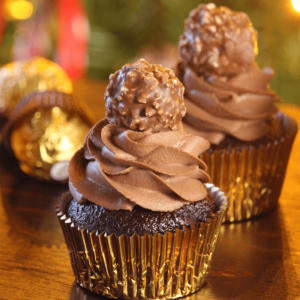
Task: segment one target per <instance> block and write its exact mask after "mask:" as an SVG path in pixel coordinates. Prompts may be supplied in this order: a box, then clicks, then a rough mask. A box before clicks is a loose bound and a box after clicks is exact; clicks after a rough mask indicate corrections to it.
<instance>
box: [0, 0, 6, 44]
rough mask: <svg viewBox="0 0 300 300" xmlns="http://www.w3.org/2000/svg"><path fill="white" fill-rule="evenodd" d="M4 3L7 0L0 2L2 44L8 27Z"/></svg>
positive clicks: (0, 37)
mask: <svg viewBox="0 0 300 300" xmlns="http://www.w3.org/2000/svg"><path fill="white" fill-rule="evenodd" d="M4 1H5V0H0V43H1V41H2V36H3V32H4V29H5V25H6V20H5V18H4Z"/></svg>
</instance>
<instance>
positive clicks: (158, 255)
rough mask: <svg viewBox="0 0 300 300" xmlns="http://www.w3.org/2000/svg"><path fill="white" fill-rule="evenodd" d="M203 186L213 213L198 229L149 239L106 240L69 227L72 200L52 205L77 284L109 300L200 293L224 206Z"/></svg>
mask: <svg viewBox="0 0 300 300" xmlns="http://www.w3.org/2000/svg"><path fill="white" fill-rule="evenodd" d="M207 187H208V188H209V190H210V191H211V193H212V195H213V196H214V198H215V199H216V203H217V207H218V211H217V212H216V213H215V214H214V215H213V217H212V218H211V219H210V220H209V223H201V227H200V228H197V227H195V226H192V228H191V229H189V228H186V227H185V228H184V230H179V229H177V232H176V233H175V234H173V233H170V232H167V233H165V235H161V234H159V233H157V234H155V235H154V236H150V235H148V234H146V235H144V236H138V235H136V234H134V235H133V236H131V237H128V236H126V235H122V236H120V237H116V236H115V235H114V234H112V235H109V236H107V235H106V234H105V233H101V234H98V233H97V232H96V231H93V232H88V231H87V230H86V229H80V228H77V227H75V226H74V224H73V223H72V221H71V219H68V218H67V216H66V211H67V209H68V206H69V204H70V202H71V200H72V195H71V194H70V193H67V194H64V195H63V197H62V198H61V202H59V203H57V207H56V212H57V216H58V218H59V221H60V224H61V227H62V230H63V233H64V237H65V240H66V244H67V247H68V251H69V256H70V259H71V264H72V268H73V271H74V274H75V278H76V282H77V283H78V284H79V285H80V286H81V287H83V288H85V289H88V290H90V291H92V292H94V293H97V294H101V295H103V296H106V297H109V298H115V299H116V298H122V299H145V300H146V299H175V298H179V297H183V296H186V295H189V294H191V293H194V292H196V291H197V290H199V289H200V288H201V287H202V286H203V284H204V283H205V281H206V277H207V274H208V270H209V266H210V262H211V258H212V254H213V252H214V248H215V244H216V241H217V237H218V234H219V229H220V226H221V224H222V220H223V216H224V212H225V210H226V205H227V202H226V200H225V196H224V194H223V192H221V191H220V189H219V188H216V187H215V186H214V185H212V184H208V185H207Z"/></svg>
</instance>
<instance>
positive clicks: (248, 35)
mask: <svg viewBox="0 0 300 300" xmlns="http://www.w3.org/2000/svg"><path fill="white" fill-rule="evenodd" d="M179 52H180V55H181V59H182V61H181V62H180V63H179V64H178V68H177V71H178V77H179V78H180V79H181V80H182V82H183V85H184V86H185V103H186V107H187V113H186V115H185V118H184V119H183V124H184V130H185V131H186V132H188V133H191V134H196V135H199V136H202V137H204V138H205V139H207V140H208V141H209V142H210V143H211V144H212V146H211V148H210V149H209V150H208V151H207V152H205V153H203V154H202V155H201V156H200V157H201V158H202V159H203V160H204V162H205V163H206V164H207V166H208V173H209V174H210V176H211V180H212V183H214V184H216V185H218V186H220V188H221V189H222V190H223V191H224V192H225V194H226V195H228V200H229V201H228V202H229V204H228V209H227V212H226V217H225V221H228V222H234V221H240V220H247V219H250V218H252V217H255V216H258V215H261V214H262V213H264V212H267V211H269V210H271V209H272V208H274V207H276V205H277V203H278V198H279V195H280V191H281V187H282V184H283V180H284V176H285V171H286V167H287V163H288V158H289V155H290V151H291V148H292V144H293V141H294V138H295V136H296V133H297V124H296V122H295V121H294V120H293V119H291V118H290V117H289V116H287V115H285V114H283V113H282V112H280V111H278V109H277V108H276V105H275V104H276V103H277V102H279V101H280V100H279V99H278V98H277V97H276V95H275V93H274V92H273V91H271V90H270V89H269V82H270V81H271V80H272V78H273V75H274V72H273V70H272V69H271V68H269V67H267V68H264V69H259V67H258V66H257V64H256V62H255V57H256V55H257V53H258V48H257V32H256V31H255V30H254V28H253V26H252V24H251V22H250V20H249V18H248V16H247V15H246V14H244V13H242V12H233V11H231V10H230V9H228V8H226V7H216V6H215V5H214V4H208V5H204V4H203V5H199V6H198V7H197V8H196V9H194V10H193V11H191V13H190V16H189V18H188V19H187V20H186V21H185V29H184V34H183V35H182V36H181V37H180V40H179Z"/></svg>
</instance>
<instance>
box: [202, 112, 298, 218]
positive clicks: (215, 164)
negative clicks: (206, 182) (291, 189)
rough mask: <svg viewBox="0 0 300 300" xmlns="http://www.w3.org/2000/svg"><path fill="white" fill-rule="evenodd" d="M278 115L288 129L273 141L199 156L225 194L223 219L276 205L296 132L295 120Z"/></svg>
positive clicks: (213, 181)
mask: <svg viewBox="0 0 300 300" xmlns="http://www.w3.org/2000/svg"><path fill="white" fill-rule="evenodd" d="M282 118H283V124H284V130H285V131H286V130H287V131H288V132H286V133H285V136H284V137H282V138H280V139H279V140H276V141H274V142H273V143H270V144H267V145H260V147H254V146H251V147H249V149H245V148H243V149H242V151H236V150H232V151H228V150H224V151H218V150H215V151H214V152H213V153H212V154H211V153H208V152H206V153H203V154H201V155H200V158H201V159H202V160H203V161H204V162H205V163H206V164H207V167H208V171H207V172H208V174H210V176H211V182H212V183H213V184H215V185H216V186H219V187H220V189H221V190H222V191H224V193H225V195H226V196H227V197H228V198H227V200H228V208H227V210H226V213H225V218H224V222H235V221H242V220H248V219H251V218H253V217H256V216H259V215H261V214H263V213H265V212H267V211H269V210H271V209H273V208H275V207H276V206H277V204H278V199H279V196H280V192H281V188H282V185H283V181H284V176H285V172H286V168H287V164H288V160H289V156H290V152H291V149H292V145H293V142H294V138H295V136H296V133H297V125H296V122H295V121H294V120H293V119H292V118H290V117H289V116H287V115H284V114H282Z"/></svg>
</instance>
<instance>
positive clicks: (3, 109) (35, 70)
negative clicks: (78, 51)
mask: <svg viewBox="0 0 300 300" xmlns="http://www.w3.org/2000/svg"><path fill="white" fill-rule="evenodd" d="M46 90H56V91H60V92H64V93H66V94H70V93H72V91H73V87H72V82H71V80H70V78H69V77H68V75H67V74H66V72H65V71H64V70H63V69H62V68H61V67H60V66H59V65H57V64H55V63H54V62H52V61H50V60H48V59H45V58H43V57H36V58H32V59H29V60H24V61H16V62H12V63H9V64H7V65H5V66H4V67H2V68H0V114H2V115H4V116H6V117H9V115H10V114H11V112H12V110H13V109H14V108H15V107H16V105H17V103H18V102H19V101H20V100H21V99H22V98H23V97H25V96H26V95H28V94H30V93H32V92H36V91H39V92H44V91H46Z"/></svg>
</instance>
